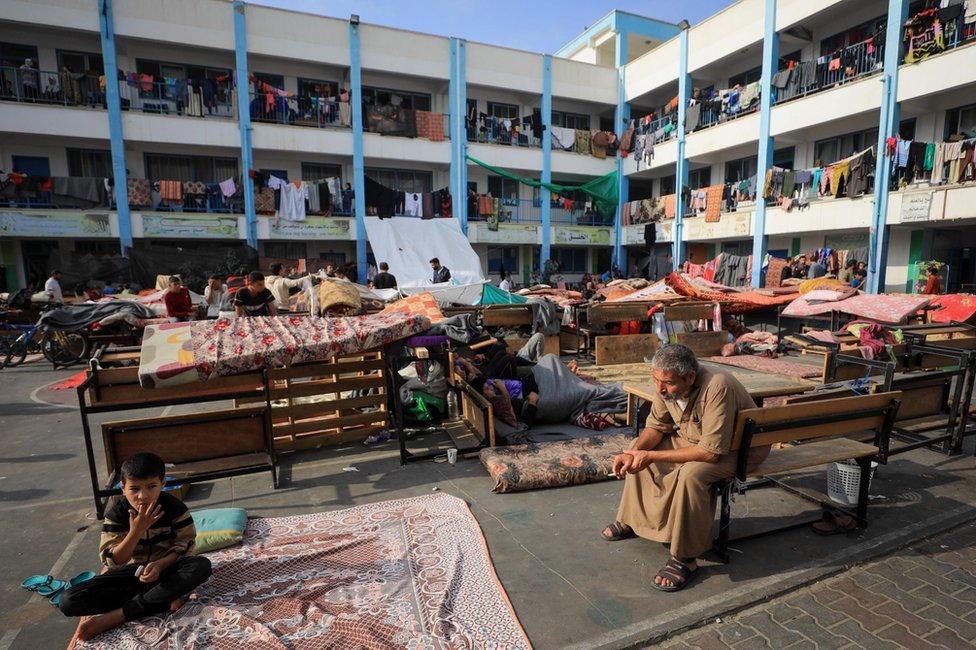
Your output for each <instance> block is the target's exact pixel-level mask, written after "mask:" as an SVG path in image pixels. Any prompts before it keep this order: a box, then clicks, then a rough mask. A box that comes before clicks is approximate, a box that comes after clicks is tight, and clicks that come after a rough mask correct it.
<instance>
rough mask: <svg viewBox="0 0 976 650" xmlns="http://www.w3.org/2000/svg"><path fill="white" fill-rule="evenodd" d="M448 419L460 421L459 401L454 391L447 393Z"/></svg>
mask: <svg viewBox="0 0 976 650" xmlns="http://www.w3.org/2000/svg"><path fill="white" fill-rule="evenodd" d="M447 417H448V418H450V419H451V420H457V419H458V399H457V394H455V392H454V391H453V390H452V391H448V393H447Z"/></svg>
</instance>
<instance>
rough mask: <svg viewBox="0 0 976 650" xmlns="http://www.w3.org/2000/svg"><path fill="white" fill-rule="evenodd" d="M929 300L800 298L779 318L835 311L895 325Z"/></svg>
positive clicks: (864, 295) (872, 296) (905, 297)
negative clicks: (822, 299)
mask: <svg viewBox="0 0 976 650" xmlns="http://www.w3.org/2000/svg"><path fill="white" fill-rule="evenodd" d="M930 300H931V296H916V295H910V294H885V293H881V294H877V295H875V294H870V293H862V294H860V295H857V296H854V297H853V298H848V299H846V300H838V301H836V302H810V301H808V300H807V298H806V297H805V296H800V297H799V298H797V299H796V300H794V301H793V302H792V303H790V304H789V305H788V306H787V307H786V309H784V310H783V316H792V317H796V318H804V317H807V316H817V315H820V314H829V313H830V312H832V311H837V312H840V313H842V314H851V315H853V316H858V317H860V318H865V319H867V320H871V321H875V322H878V323H889V324H898V323H902V322H904V321H905V319H907V318H908V317H909V316H911V315H912V314H914V313H915V312H917V311H918V310H919V309H921V308H922V307H924V306H925V305H927V304H928V303H929V301H930Z"/></svg>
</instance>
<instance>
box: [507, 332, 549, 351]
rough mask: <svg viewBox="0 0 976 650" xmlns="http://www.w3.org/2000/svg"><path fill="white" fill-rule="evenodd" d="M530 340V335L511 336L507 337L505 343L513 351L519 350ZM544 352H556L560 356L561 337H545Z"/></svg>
mask: <svg viewBox="0 0 976 650" xmlns="http://www.w3.org/2000/svg"><path fill="white" fill-rule="evenodd" d="M528 342H529V339H528V337H525V336H510V337H508V338H506V339H505V345H507V346H508V349H509V350H511V351H512V352H518V351H519V350H521V349H522V346H523V345H525V344H526V343H528ZM542 345H543V351H542V353H543V354H555V355H556V356H559V337H558V336H557V335H555V334H554V335H552V336H547V337H545V341H544V342H543V344H542Z"/></svg>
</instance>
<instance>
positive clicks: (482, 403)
mask: <svg viewBox="0 0 976 650" xmlns="http://www.w3.org/2000/svg"><path fill="white" fill-rule="evenodd" d="M460 401H461V417H462V418H463V419H464V421H465V422H467V423H468V424H469V425H470V426H471V427H472V428H473V429H474V430H475V431H477V432H478V435H480V436H481V439H482V440H486V441H488V445H489V446H490V447H494V446H495V414H494V411H493V410H492V408H491V402H489V401H488V400H487V399H486V398H485V397H484V396H483V395H480V394H478V393H475V392H473V391H471V392H469V391H466V390H462V391H461V400H460ZM485 420H487V426H486V425H485Z"/></svg>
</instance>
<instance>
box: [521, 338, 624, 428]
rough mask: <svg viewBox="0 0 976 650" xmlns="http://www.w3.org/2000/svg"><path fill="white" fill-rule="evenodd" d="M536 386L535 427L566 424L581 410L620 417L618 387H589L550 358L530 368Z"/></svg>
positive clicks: (621, 395)
mask: <svg viewBox="0 0 976 650" xmlns="http://www.w3.org/2000/svg"><path fill="white" fill-rule="evenodd" d="M532 375H533V377H534V378H535V382H536V384H538V385H539V403H538V405H537V406H536V408H537V415H536V421H537V422H538V423H539V424H556V423H559V422H570V421H572V420H573V419H575V418H576V417H577V416H579V414H580V413H582V412H583V411H584V410H586V411H589V412H590V413H624V412H625V411H626V410H627V393H626V392H625V391H624V389H623V388H621V387H620V386H614V385H606V386H604V385H596V384H590V383H587V382H585V381H583V380H582V379H580V378H579V377H577V376H576V375H574V374H573V373H572V372H571V371H570V369H569V368H568V367H567V366H566V365H565V364H564V363H562V362H561V361H560V360H559V357H557V356H556V355H554V354H547V355H545V356H543V357H542V358H540V359H539V362H538V363H537V364H536V365H535V366H534V367H533V368H532Z"/></svg>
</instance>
